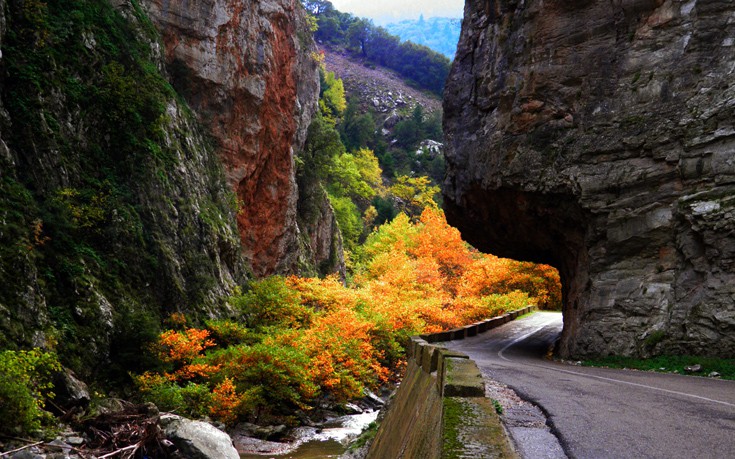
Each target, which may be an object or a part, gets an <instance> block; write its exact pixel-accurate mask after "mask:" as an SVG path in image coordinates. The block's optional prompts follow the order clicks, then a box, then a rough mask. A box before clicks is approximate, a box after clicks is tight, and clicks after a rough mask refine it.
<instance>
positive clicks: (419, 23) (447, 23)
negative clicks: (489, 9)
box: [385, 15, 462, 59]
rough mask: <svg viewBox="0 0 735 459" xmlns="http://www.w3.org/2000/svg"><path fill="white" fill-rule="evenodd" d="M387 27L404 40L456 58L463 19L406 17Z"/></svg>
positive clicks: (386, 27) (390, 31)
mask: <svg viewBox="0 0 735 459" xmlns="http://www.w3.org/2000/svg"><path fill="white" fill-rule="evenodd" d="M385 29H386V30H387V31H388V32H389V33H391V34H393V35H396V36H397V37H399V38H400V39H401V40H402V41H404V42H406V41H410V42H412V43H416V44H417V45H423V46H426V47H428V48H431V49H433V50H434V51H436V52H438V53H441V54H443V55H444V56H446V57H448V58H449V59H454V53H455V52H456V51H457V42H458V41H459V32H460V30H461V29H462V20H461V19H459V18H429V19H424V17H423V15H422V16H421V17H419V19H406V20H403V21H400V22H395V23H391V24H388V25H386V26H385Z"/></svg>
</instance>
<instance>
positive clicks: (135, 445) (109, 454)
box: [98, 443, 140, 459]
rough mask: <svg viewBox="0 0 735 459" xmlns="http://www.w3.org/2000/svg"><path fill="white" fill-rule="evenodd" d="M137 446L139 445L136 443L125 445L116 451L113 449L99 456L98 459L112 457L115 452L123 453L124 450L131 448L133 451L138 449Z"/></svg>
mask: <svg viewBox="0 0 735 459" xmlns="http://www.w3.org/2000/svg"><path fill="white" fill-rule="evenodd" d="M139 446H140V445H139V444H138V443H136V444H134V445H130V446H126V447H125V448H120V449H118V450H117V451H113V452H111V453H107V454H105V455H104V456H99V457H98V459H105V458H107V457H112V456H114V455H116V454H119V453H124V452H125V451H128V450H131V449H132V450H133V453H135V451H136V450H137V449H138V447H139Z"/></svg>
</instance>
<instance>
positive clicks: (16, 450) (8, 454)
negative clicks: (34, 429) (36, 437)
mask: <svg viewBox="0 0 735 459" xmlns="http://www.w3.org/2000/svg"><path fill="white" fill-rule="evenodd" d="M42 443H43V442H42V441H39V442H36V443H33V444H30V445H25V446H21V447H20V448H16V449H14V450H11V451H6V452H4V453H0V457H4V456H10V455H11V454H13V453H17V452H18V451H22V450H24V449H26V448H32V447H34V446H38V445H40V444H42Z"/></svg>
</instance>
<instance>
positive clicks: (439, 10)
mask: <svg viewBox="0 0 735 459" xmlns="http://www.w3.org/2000/svg"><path fill="white" fill-rule="evenodd" d="M330 1H331V2H332V4H333V5H334V7H335V8H337V9H338V10H339V11H343V12H346V13H352V14H354V15H355V16H359V17H366V18H370V19H372V20H373V21H375V22H376V23H377V24H386V23H388V22H396V21H400V20H402V19H418V17H419V15H420V14H423V15H424V17H425V18H430V17H433V16H439V17H455V18H459V17H462V12H463V8H464V0H330Z"/></svg>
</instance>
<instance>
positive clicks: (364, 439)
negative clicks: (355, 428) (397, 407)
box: [348, 421, 379, 451]
mask: <svg viewBox="0 0 735 459" xmlns="http://www.w3.org/2000/svg"><path fill="white" fill-rule="evenodd" d="M378 426H379V424H378V422H377V421H373V422H371V423H370V424H368V426H367V427H365V429H363V431H362V433H360V436H359V437H357V438H356V439H355V441H353V442H352V443H350V447H349V448H348V449H349V451H356V450H358V449H360V448H362V447H363V446H365V445H367V444H368V443H370V442H372V441H373V438H375V435H377V433H378Z"/></svg>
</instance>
